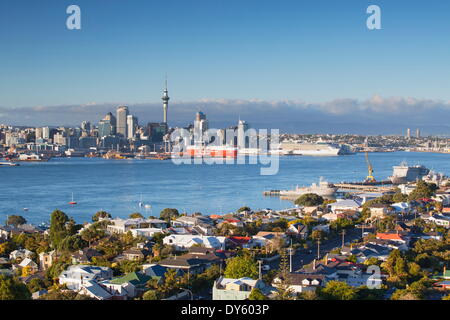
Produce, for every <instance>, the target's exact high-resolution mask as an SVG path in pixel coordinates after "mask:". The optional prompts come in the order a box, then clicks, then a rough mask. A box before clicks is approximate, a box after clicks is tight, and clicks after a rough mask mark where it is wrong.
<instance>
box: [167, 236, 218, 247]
mask: <svg viewBox="0 0 450 320" xmlns="http://www.w3.org/2000/svg"><path fill="white" fill-rule="evenodd" d="M225 239H226V237H215V236H202V235H191V234H171V235H169V236H167V237H165V238H164V239H163V243H164V244H167V245H170V246H174V247H175V249H176V250H184V249H187V248H190V247H192V246H193V245H202V246H205V248H214V249H225Z"/></svg>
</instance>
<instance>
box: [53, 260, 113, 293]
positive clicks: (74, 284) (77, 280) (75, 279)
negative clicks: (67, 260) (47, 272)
mask: <svg viewBox="0 0 450 320" xmlns="http://www.w3.org/2000/svg"><path fill="white" fill-rule="evenodd" d="M112 276H113V272H112V270H111V269H110V268H107V267H97V266H88V265H72V266H70V267H69V268H67V270H66V271H63V272H62V273H61V274H60V275H59V284H65V285H66V286H67V288H68V289H70V290H75V291H79V290H80V289H81V287H82V286H83V285H85V284H87V283H88V282H89V281H95V282H99V281H102V280H108V279H111V278H112Z"/></svg>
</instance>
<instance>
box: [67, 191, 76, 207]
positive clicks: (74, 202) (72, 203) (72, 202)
mask: <svg viewBox="0 0 450 320" xmlns="http://www.w3.org/2000/svg"><path fill="white" fill-rule="evenodd" d="M69 204H70V205H76V204H77V203H76V201H74V200H73V192H72V201H70V202H69Z"/></svg>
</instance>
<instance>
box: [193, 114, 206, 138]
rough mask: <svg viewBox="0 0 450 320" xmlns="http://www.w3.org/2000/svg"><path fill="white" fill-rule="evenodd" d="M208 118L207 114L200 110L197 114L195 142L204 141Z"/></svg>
mask: <svg viewBox="0 0 450 320" xmlns="http://www.w3.org/2000/svg"><path fill="white" fill-rule="evenodd" d="M208 128H209V126H208V120H206V115H205V114H204V113H203V112H201V111H199V112H197V114H196V116H195V121H194V143H195V144H202V143H203V133H204V132H205V131H206V130H208Z"/></svg>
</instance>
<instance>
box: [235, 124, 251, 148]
mask: <svg viewBox="0 0 450 320" xmlns="http://www.w3.org/2000/svg"><path fill="white" fill-rule="evenodd" d="M248 127H249V126H248V123H247V122H245V121H244V120H239V123H238V127H237V145H238V147H239V148H248V147H249V141H248V137H246V136H245V132H246V131H247V130H248Z"/></svg>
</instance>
